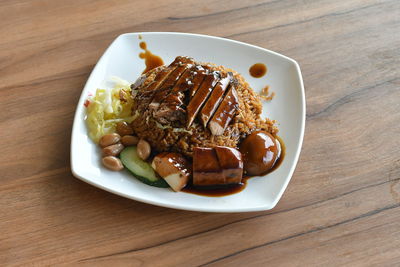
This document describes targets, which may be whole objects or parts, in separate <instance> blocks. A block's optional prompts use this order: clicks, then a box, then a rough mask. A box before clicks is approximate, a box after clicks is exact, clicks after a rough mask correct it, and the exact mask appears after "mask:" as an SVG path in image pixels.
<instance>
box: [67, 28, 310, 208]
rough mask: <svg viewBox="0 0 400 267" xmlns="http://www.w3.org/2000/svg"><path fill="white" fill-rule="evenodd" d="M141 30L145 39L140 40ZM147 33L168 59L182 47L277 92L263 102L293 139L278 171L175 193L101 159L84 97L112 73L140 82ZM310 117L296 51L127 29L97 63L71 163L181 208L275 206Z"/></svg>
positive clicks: (98, 181) (78, 171)
mask: <svg viewBox="0 0 400 267" xmlns="http://www.w3.org/2000/svg"><path fill="white" fill-rule="evenodd" d="M139 34H140V35H141V36H142V40H139ZM140 41H145V42H146V43H147V47H148V49H149V50H150V51H151V52H152V53H153V54H156V55H158V56H160V57H161V58H162V59H163V60H164V62H165V63H166V64H169V63H170V62H172V61H173V59H174V58H175V57H176V56H178V55H187V56H191V57H193V58H194V59H196V60H197V61H201V62H212V63H215V64H218V65H223V66H225V67H228V68H232V69H234V70H236V71H238V72H239V73H241V74H242V75H243V76H244V77H245V79H246V80H247V81H248V82H249V84H250V85H251V87H252V88H253V89H254V90H255V91H257V92H260V90H261V89H262V88H263V87H264V86H266V85H269V86H270V90H271V91H273V92H275V97H274V99H273V100H272V101H270V102H265V101H264V103H263V116H267V117H268V118H270V119H274V120H277V122H278V127H279V136H280V137H281V138H282V139H283V141H284V142H285V145H286V156H285V159H284V160H283V162H282V164H281V165H280V166H279V168H278V169H276V170H275V171H274V172H272V173H270V174H268V175H265V176H264V177H254V178H251V179H249V180H248V184H247V187H246V188H245V189H244V190H243V191H241V192H240V193H237V194H233V195H229V196H223V197H206V196H199V195H194V194H189V193H184V192H180V193H175V192H173V191H171V190H170V189H165V188H156V187H151V186H148V185H146V184H143V183H141V182H140V181H138V180H136V178H135V177H133V176H132V175H131V174H129V173H128V172H127V171H126V170H124V171H121V172H112V171H109V170H107V169H105V168H104V167H102V165H101V158H100V151H99V148H98V147H97V146H96V145H95V144H94V143H93V142H92V141H91V140H90V139H89V137H88V135H87V130H86V127H85V122H84V117H85V107H84V101H85V100H86V98H87V97H88V95H89V93H94V92H95V91H96V89H97V88H99V87H105V86H107V85H106V84H105V81H106V80H108V79H109V77H111V76H118V77H120V78H122V79H125V80H127V81H129V82H133V81H135V80H136V78H137V77H138V76H139V75H140V74H141V73H142V71H143V70H144V68H145V65H144V61H143V60H142V59H140V58H139V56H138V55H139V53H140V52H142V50H141V49H140V47H139V43H140ZM258 62H260V63H264V64H266V66H267V68H268V72H267V74H266V75H265V76H264V77H262V78H258V79H256V78H252V77H251V76H250V75H249V67H250V66H251V65H253V64H254V63H258ZM304 123H305V97H304V88H303V82H302V77H301V73H300V68H299V65H298V64H297V62H296V61H294V60H293V59H290V58H288V57H286V56H283V55H280V54H278V53H275V52H272V51H269V50H267V49H264V48H261V47H257V46H253V45H249V44H246V43H241V42H237V41H233V40H228V39H224V38H218V37H212V36H206V35H198V34H187V33H157V32H147V33H127V34H122V35H120V36H119V37H118V38H116V39H115V40H114V41H113V42H112V44H111V45H110V47H109V48H108V49H107V50H106V51H105V53H104V54H103V56H102V57H101V58H100V60H99V61H98V63H97V64H96V66H95V68H94V69H93V71H92V73H91V75H90V77H89V79H88V81H87V83H86V85H85V87H84V89H83V92H82V95H81V97H80V99H79V102H78V106H77V109H76V114H75V119H74V124H73V129H72V140H71V169H72V173H73V174H74V176H76V177H77V178H79V179H81V180H83V181H85V182H87V183H89V184H92V185H94V186H97V187H99V188H102V189H104V190H107V191H109V192H112V193H115V194H118V195H121V196H124V197H127V198H131V199H134V200H137V201H141V202H145V203H149V204H153V205H159V206H164V207H169V208H175V209H183V210H193V211H207V212H245V211H260V210H268V209H272V208H273V207H274V206H275V205H276V203H277V202H278V201H279V199H280V198H281V196H282V194H283V192H284V191H285V189H286V186H287V185H288V183H289V181H290V178H291V176H292V174H293V171H294V169H295V167H296V164H297V160H298V157H299V153H300V149H301V145H302V141H303V134H304Z"/></svg>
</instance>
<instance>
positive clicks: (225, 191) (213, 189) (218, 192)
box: [182, 136, 286, 197]
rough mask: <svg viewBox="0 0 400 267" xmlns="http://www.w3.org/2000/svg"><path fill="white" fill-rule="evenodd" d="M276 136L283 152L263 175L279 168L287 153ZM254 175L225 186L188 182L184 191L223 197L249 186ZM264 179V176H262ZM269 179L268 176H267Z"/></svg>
mask: <svg viewBox="0 0 400 267" xmlns="http://www.w3.org/2000/svg"><path fill="white" fill-rule="evenodd" d="M275 138H276V139H277V140H278V141H279V143H280V145H281V154H280V155H279V158H278V159H277V160H276V162H275V164H274V166H273V167H272V168H271V169H270V170H268V171H267V172H266V173H264V174H262V176H264V175H266V174H268V173H271V172H273V171H275V170H276V169H278V168H279V166H280V165H281V164H282V162H283V159H284V158H285V154H286V146H285V143H284V142H283V140H282V139H281V138H280V137H279V136H275ZM252 177H254V176H244V177H243V178H242V182H241V183H240V184H233V185H225V186H203V187H195V186H193V184H188V185H187V186H186V187H185V188H184V189H183V190H182V191H183V192H186V193H190V194H195V195H200V196H207V197H223V196H228V195H233V194H236V193H239V192H241V191H243V189H245V188H246V186H247V180H248V179H250V178H252ZM261 179H263V177H261ZM266 179H267V178H266Z"/></svg>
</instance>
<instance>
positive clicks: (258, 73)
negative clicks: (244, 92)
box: [249, 63, 267, 78]
mask: <svg viewBox="0 0 400 267" xmlns="http://www.w3.org/2000/svg"><path fill="white" fill-rule="evenodd" d="M249 73H250V75H251V76H252V77H254V78H261V77H262V76H264V75H265V74H266V73H267V66H265V64H263V63H256V64H254V65H253V66H251V67H250V69H249Z"/></svg>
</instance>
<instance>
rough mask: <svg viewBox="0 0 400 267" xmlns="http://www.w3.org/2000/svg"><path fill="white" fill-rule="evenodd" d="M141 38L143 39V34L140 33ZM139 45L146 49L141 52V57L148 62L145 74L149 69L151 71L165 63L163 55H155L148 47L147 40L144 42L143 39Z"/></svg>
mask: <svg viewBox="0 0 400 267" xmlns="http://www.w3.org/2000/svg"><path fill="white" fill-rule="evenodd" d="M139 39H142V36H141V35H139ZM139 46H140V48H141V49H143V50H144V52H141V53H140V54H139V57H140V58H141V59H144V63H145V64H146V69H145V70H144V71H143V74H144V73H146V72H148V71H150V70H152V69H155V68H157V67H159V66H162V65H164V61H163V60H162V58H161V57H159V56H157V55H154V54H153V53H151V52H150V51H149V50H148V49H147V44H146V42H143V41H142V42H140V43H139Z"/></svg>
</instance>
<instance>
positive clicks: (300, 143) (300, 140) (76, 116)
mask: <svg viewBox="0 0 400 267" xmlns="http://www.w3.org/2000/svg"><path fill="white" fill-rule="evenodd" d="M130 35H142V36H145V35H184V36H194V37H203V38H209V39H217V40H221V41H225V42H231V43H236V44H239V45H242V46H247V47H251V48H254V49H257V50H261V51H263V52H267V53H270V54H273V55H275V56H278V57H281V58H283V59H285V60H287V61H290V62H291V63H292V64H293V65H294V66H295V68H296V75H297V79H298V81H299V82H300V89H301V90H300V95H301V107H302V108H301V122H300V135H299V138H298V140H297V141H298V145H297V148H296V151H295V155H294V162H293V164H292V165H291V167H290V170H289V172H288V175H287V179H285V182H284V184H283V186H282V187H281V189H280V191H279V193H278V195H277V197H276V198H275V200H274V201H273V202H272V204H270V205H261V206H255V207H250V208H232V209H227V208H218V207H217V208H215V207H214V208H212V209H210V208H209V207H207V208H204V207H203V206H201V207H195V208H192V207H185V206H181V205H175V204H169V203H164V202H159V201H153V200H151V199H144V198H141V197H137V196H132V195H128V194H125V193H122V192H120V191H116V190H113V189H111V188H109V187H106V186H103V185H102V184H101V183H96V182H94V181H93V180H90V179H87V178H85V177H83V176H82V175H80V174H79V173H78V172H77V171H76V169H75V166H74V160H73V144H74V139H75V134H74V133H75V132H76V128H77V123H78V120H79V119H80V118H79V117H80V115H81V114H80V110H81V106H82V105H83V103H84V99H85V98H84V93H85V91H87V90H86V89H87V88H86V87H87V86H88V84H90V82H91V80H92V79H94V73H95V72H96V70H97V69H98V68H99V66H100V65H101V63H102V62H103V61H104V60H105V58H106V55H108V51H109V50H110V49H111V47H112V46H113V44H114V43H116V42H117V40H118V39H120V38H123V37H124V36H130ZM305 122H306V100H305V90H304V83H303V77H302V74H301V69H300V66H299V64H298V62H297V61H296V60H294V59H292V58H290V57H287V56H285V55H282V54H280V53H277V52H275V51H272V50H269V49H266V48H263V47H260V46H256V45H252V44H249V43H244V42H241V41H237V40H232V39H228V38H223V37H217V36H212V35H205V34H196V33H184V32H130V33H123V34H120V35H118V36H117V37H116V38H115V39H114V40H113V41H112V42H111V43H110V45H109V46H108V47H107V48H106V49H105V50H104V52H103V54H102V55H101V56H100V58H99V60H98V61H97V63H96V65H95V66H94V67H93V69H92V71H91V73H90V75H89V77H88V79H87V80H86V83H85V85H84V86H83V88H82V93H81V94H80V96H79V100H78V104H77V106H76V109H75V114H74V120H73V124H72V129H71V143H70V166H71V172H72V174H73V176H75V177H76V178H78V179H79V180H81V181H84V182H86V183H88V184H90V185H92V186H95V187H97V188H100V189H102V190H105V191H107V192H110V193H113V194H116V195H119V196H122V197H125V198H128V199H132V200H135V201H139V202H142V203H147V204H151V205H155V206H160V207H166V208H173V209H178V210H187V211H198V212H212V213H215V212H219V213H235V212H255V211H266V210H270V209H273V208H274V207H275V206H276V205H277V203H278V202H279V200H280V199H281V198H282V195H283V193H284V192H285V190H286V188H287V186H288V184H289V182H290V181H291V179H292V177H293V173H294V171H295V169H296V167H297V164H298V160H299V157H300V153H301V150H302V146H303V141H304V131H305Z"/></svg>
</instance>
